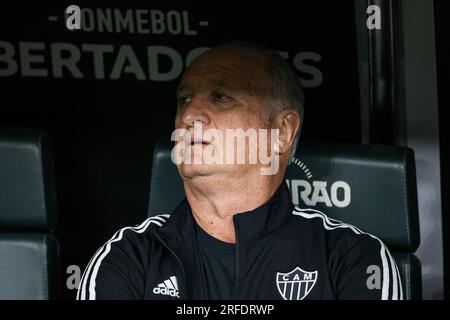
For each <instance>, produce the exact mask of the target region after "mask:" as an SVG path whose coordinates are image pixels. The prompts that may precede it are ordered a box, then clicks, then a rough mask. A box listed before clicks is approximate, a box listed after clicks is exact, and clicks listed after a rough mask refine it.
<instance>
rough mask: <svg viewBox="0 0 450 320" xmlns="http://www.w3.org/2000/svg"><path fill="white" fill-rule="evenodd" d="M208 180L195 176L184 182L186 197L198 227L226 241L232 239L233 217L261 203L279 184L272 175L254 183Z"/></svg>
mask: <svg viewBox="0 0 450 320" xmlns="http://www.w3.org/2000/svg"><path fill="white" fill-rule="evenodd" d="M202 180H203V181H202ZM208 180H209V179H207V178H199V179H198V180H197V181H189V182H185V183H184V188H185V192H186V197H187V200H188V202H189V205H190V207H191V210H192V215H193V216H194V219H195V220H196V221H197V223H198V224H199V225H200V227H201V228H203V230H205V231H206V232H207V233H209V234H210V235H211V236H213V237H215V238H217V239H219V240H222V241H225V242H229V243H235V242H236V235H235V230H234V224H233V216H234V215H235V214H237V213H240V212H245V211H251V210H253V209H255V208H257V207H259V206H261V205H263V204H264V203H265V202H267V201H268V200H269V199H270V198H271V197H272V195H273V194H274V193H275V191H276V190H277V188H278V186H279V185H280V183H281V181H280V178H279V177H274V176H265V177H261V180H260V181H258V182H257V183H252V182H247V183H242V182H238V183H236V182H235V183H231V182H229V181H217V180H215V181H214V183H213V182H212V181H208ZM212 183H213V185H211V184H212ZM255 186H258V187H255Z"/></svg>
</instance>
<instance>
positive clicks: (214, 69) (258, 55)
mask: <svg viewBox="0 0 450 320" xmlns="http://www.w3.org/2000/svg"><path fill="white" fill-rule="evenodd" d="M177 101H178V110H177V116H176V120H175V126H176V128H177V129H186V130H189V131H193V130H194V124H201V126H202V130H208V129H215V130H217V131H219V132H221V133H223V137H225V136H226V131H227V130H230V129H231V130H235V131H236V130H239V129H240V130H242V131H244V132H249V131H250V130H256V131H257V132H259V131H258V130H259V129H265V130H267V132H268V133H269V134H268V135H267V137H268V139H267V140H268V141H267V146H266V147H267V152H268V153H270V152H271V153H272V154H273V153H277V154H278V156H279V162H280V170H279V171H280V172H279V173H278V174H277V176H278V180H279V179H280V178H279V177H280V176H281V178H282V176H283V175H284V171H285V168H286V166H287V164H288V162H289V159H290V155H291V153H292V151H293V150H294V148H295V146H296V143H297V138H298V134H299V131H300V126H301V119H302V118H303V93H302V89H301V87H300V85H299V80H298V78H297V76H296V74H295V71H294V70H293V68H292V67H291V66H290V65H289V64H288V63H287V62H285V61H284V60H283V58H282V57H281V56H280V55H279V54H278V53H277V52H276V51H273V50H271V49H267V48H263V47H259V46H256V45H251V44H242V43H229V44H226V45H222V46H219V47H216V48H213V49H211V50H209V51H207V52H206V53H204V54H202V55H201V56H199V57H198V58H197V59H195V60H194V61H193V62H192V64H191V65H190V66H189V68H188V69H187V70H186V72H185V73H184V75H183V77H182V79H181V82H180V85H179V87H178V90H177ZM274 129H276V130H278V132H279V139H278V141H277V142H275V141H274V140H275V139H271V135H270V131H271V130H272V131H273V130H274ZM247 138H248V137H247ZM216 140H217V139H216ZM216 142H217V141H214V139H206V141H203V143H199V144H195V142H194V144H193V145H189V148H192V149H191V150H195V149H197V151H198V150H203V149H205V148H209V147H211V146H212V147H218V144H215V143H216ZM247 142H248V141H247ZM252 148H253V149H252ZM260 149H261V145H258V146H257V147H256V149H255V148H254V146H253V147H252V146H251V144H250V143H247V144H246V149H245V154H246V155H250V154H251V153H252V152H253V153H254V154H255V153H256V154H258V152H261V150H260ZM227 151H229V150H228V149H227ZM235 151H237V150H235ZM247 159H249V158H247ZM261 167H263V165H262V164H261V163H260V162H258V163H257V164H254V163H253V164H250V163H246V164H236V163H233V164H230V163H226V164H205V163H203V164H181V165H179V171H180V174H181V176H182V177H183V178H184V179H194V178H203V179H204V178H210V177H213V178H216V179H217V181H229V180H230V179H228V178H233V177H234V178H236V179H239V178H241V179H242V178H245V179H248V178H249V177H252V176H254V175H258V174H259V175H260V174H261V173H260V172H261V171H260V168H261Z"/></svg>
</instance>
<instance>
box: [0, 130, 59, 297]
mask: <svg viewBox="0 0 450 320" xmlns="http://www.w3.org/2000/svg"><path fill="white" fill-rule="evenodd" d="M53 171H54V168H53V160H52V154H51V151H50V145H49V141H48V136H47V135H46V134H45V133H44V132H42V131H40V130H32V129H4V128H3V129H0V257H1V258H0V299H50V298H58V297H59V293H60V289H59V285H58V274H59V253H58V251H59V250H58V241H57V239H56V237H55V236H54V235H52V232H53V231H55V229H56V200H55V199H56V196H55V185H54V173H53Z"/></svg>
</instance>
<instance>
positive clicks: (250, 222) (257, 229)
mask: <svg viewBox="0 0 450 320" xmlns="http://www.w3.org/2000/svg"><path fill="white" fill-rule="evenodd" d="M293 207H294V205H293V204H292V201H291V198H290V193H289V189H288V187H287V185H286V183H283V182H282V183H281V185H280V186H279V187H278V189H277V191H276V192H275V193H274V195H273V196H272V197H271V198H270V199H269V200H268V201H267V202H266V203H264V204H263V205H261V206H260V207H258V208H256V209H254V210H250V211H245V212H241V213H238V214H236V215H234V217H233V220H234V226H235V230H236V240H237V242H238V243H245V242H249V241H254V240H258V239H261V238H262V237H264V236H266V235H268V234H270V233H271V232H273V231H274V230H276V229H278V228H279V227H281V226H282V225H283V224H284V223H285V222H286V221H287V220H288V219H289V217H290V216H291V212H292V210H293ZM194 223H195V221H194V218H193V216H192V213H191V209H190V206H189V203H188V201H187V199H186V198H184V199H183V200H182V201H181V203H180V204H179V205H178V207H177V208H176V209H175V211H174V212H173V213H172V214H171V216H170V218H169V219H168V220H167V222H166V223H165V224H164V225H163V226H162V227H161V228H160V229H159V230H158V234H159V235H160V236H161V237H162V238H163V240H164V241H165V242H166V243H167V244H168V245H169V246H170V247H171V248H173V249H175V250H178V249H179V248H180V247H181V246H182V245H183V244H185V243H187V242H188V241H187V240H188V239H189V237H190V236H192V235H194V234H195V224H194Z"/></svg>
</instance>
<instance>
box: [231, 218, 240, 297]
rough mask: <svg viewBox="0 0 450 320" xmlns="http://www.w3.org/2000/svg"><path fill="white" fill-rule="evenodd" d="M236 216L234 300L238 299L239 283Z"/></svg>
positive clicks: (236, 225)
mask: <svg viewBox="0 0 450 320" xmlns="http://www.w3.org/2000/svg"><path fill="white" fill-rule="evenodd" d="M235 217H236V216H234V217H233V222H234V233H235V238H236V246H235V248H234V288H233V294H232V297H233V299H236V297H237V293H238V291H237V289H238V282H239V226H238V224H237V222H236V219H235Z"/></svg>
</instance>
